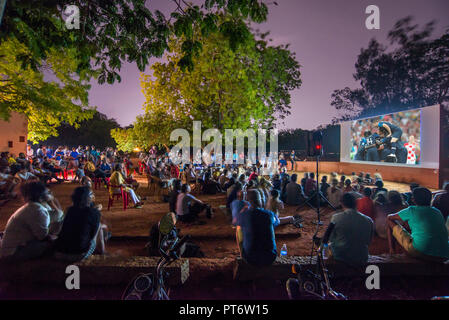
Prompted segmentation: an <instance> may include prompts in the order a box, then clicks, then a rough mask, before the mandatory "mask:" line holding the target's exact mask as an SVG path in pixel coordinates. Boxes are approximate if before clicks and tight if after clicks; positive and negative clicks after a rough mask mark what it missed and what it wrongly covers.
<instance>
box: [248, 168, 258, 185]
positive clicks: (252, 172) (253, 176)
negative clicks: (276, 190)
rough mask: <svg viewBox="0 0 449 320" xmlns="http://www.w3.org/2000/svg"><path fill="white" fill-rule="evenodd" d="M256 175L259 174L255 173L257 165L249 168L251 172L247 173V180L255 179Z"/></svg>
mask: <svg viewBox="0 0 449 320" xmlns="http://www.w3.org/2000/svg"><path fill="white" fill-rule="evenodd" d="M258 176H259V175H258V174H257V167H256V166H254V167H253V168H252V170H251V174H250V175H249V178H248V182H249V181H251V180H253V179H257V177H258Z"/></svg>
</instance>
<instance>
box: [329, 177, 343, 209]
mask: <svg viewBox="0 0 449 320" xmlns="http://www.w3.org/2000/svg"><path fill="white" fill-rule="evenodd" d="M342 195H343V192H342V191H341V189H340V188H339V187H338V180H337V179H336V178H334V179H332V181H331V187H330V189H329V194H328V197H327V200H329V202H330V204H331V205H332V206H333V207H334V208H338V207H340V200H341V196H342Z"/></svg>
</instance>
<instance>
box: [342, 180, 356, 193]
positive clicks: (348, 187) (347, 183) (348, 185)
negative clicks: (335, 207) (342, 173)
mask: <svg viewBox="0 0 449 320" xmlns="http://www.w3.org/2000/svg"><path fill="white" fill-rule="evenodd" d="M351 183H352V182H351V180H350V179H346V180H345V186H344V188H343V193H348V192H354V189H352V186H351Z"/></svg>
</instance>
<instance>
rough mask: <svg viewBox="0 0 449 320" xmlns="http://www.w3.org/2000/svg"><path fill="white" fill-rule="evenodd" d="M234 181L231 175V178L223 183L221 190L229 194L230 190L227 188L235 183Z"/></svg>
mask: <svg viewBox="0 0 449 320" xmlns="http://www.w3.org/2000/svg"><path fill="white" fill-rule="evenodd" d="M235 181H236V179H235V177H231V178H229V180H228V181H227V182H226V183H225V184H224V187H223V190H225V191H226V195H228V194H229V192H230V191H229V190H230V188H231V187H232V186H233V185H234V184H235Z"/></svg>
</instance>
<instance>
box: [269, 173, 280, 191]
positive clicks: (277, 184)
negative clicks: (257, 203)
mask: <svg viewBox="0 0 449 320" xmlns="http://www.w3.org/2000/svg"><path fill="white" fill-rule="evenodd" d="M271 184H272V186H273V189H276V190H278V191H279V193H280V192H281V190H282V181H281V178H280V176H279V173H276V174H274V175H273V178H272V179H271Z"/></svg>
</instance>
